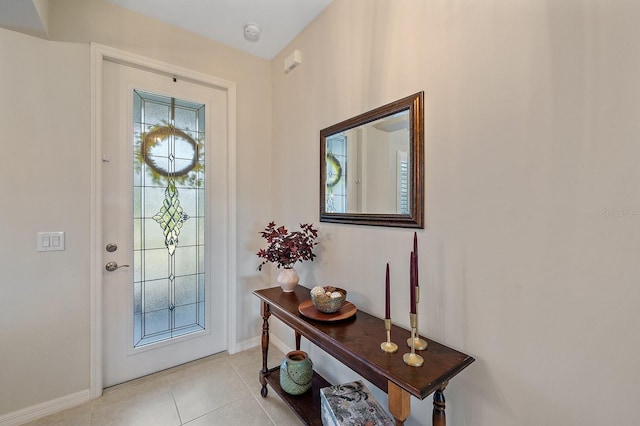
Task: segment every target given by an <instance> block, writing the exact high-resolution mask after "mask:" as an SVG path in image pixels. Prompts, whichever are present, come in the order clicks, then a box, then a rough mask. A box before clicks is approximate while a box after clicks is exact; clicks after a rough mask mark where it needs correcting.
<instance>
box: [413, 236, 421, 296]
mask: <svg viewBox="0 0 640 426" xmlns="http://www.w3.org/2000/svg"><path fill="white" fill-rule="evenodd" d="M413 252H414V253H415V255H416V264H415V265H414V266H413V268H414V269H415V271H416V287H419V286H420V282H419V280H418V233H417V232H414V233H413Z"/></svg>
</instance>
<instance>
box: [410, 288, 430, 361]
mask: <svg viewBox="0 0 640 426" xmlns="http://www.w3.org/2000/svg"><path fill="white" fill-rule="evenodd" d="M418 303H420V287H416V313H415V314H412V315H415V324H414V323H412V324H411V327H412V328H415V330H416V333H415V336H412V337H409V338H408V339H407V346H409V347H411V346H412V345H413V347H414V348H415V349H416V350H417V351H424V350H425V349H427V341H426V340H423V339H421V338H420V333H419V332H418V314H417V312H418V308H417V306H418Z"/></svg>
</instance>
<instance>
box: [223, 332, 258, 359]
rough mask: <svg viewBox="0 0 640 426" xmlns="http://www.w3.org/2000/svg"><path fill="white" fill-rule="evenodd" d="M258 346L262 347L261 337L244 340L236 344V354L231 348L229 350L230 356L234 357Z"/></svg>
mask: <svg viewBox="0 0 640 426" xmlns="http://www.w3.org/2000/svg"><path fill="white" fill-rule="evenodd" d="M256 346H260V336H256V337H252V338H251V339H247V340H243V341H242V342H236V344H235V346H234V348H233V349H235V351H234V352H231V348H229V354H230V355H233V354H236V353H238V352H242V351H246V350H247V349H251V348H255V347H256Z"/></svg>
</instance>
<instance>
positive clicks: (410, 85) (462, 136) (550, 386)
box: [271, 0, 640, 426]
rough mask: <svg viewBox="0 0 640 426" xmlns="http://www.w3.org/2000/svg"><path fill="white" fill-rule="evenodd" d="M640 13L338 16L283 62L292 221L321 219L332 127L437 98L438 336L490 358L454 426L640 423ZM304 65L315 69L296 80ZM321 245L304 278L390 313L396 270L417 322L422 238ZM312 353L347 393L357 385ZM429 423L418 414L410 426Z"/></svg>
mask: <svg viewBox="0 0 640 426" xmlns="http://www.w3.org/2000/svg"><path fill="white" fill-rule="evenodd" d="M638 16H640V3H638V2H632V1H624V0H613V1H612V0H591V1H572V0H566V1H556V0H553V1H539V0H526V1H504V0H483V1H475V2H469V1H466V0H465V1H463V0H447V1H438V0H434V1H415V0H398V1H395V0H394V1H384V0H334V2H333V3H332V4H331V5H330V6H329V7H328V8H327V9H326V10H325V12H324V13H323V14H322V15H321V16H320V17H319V18H318V19H317V20H315V21H314V22H313V23H312V24H311V25H310V26H309V27H307V29H306V30H305V31H304V32H303V33H302V34H301V35H300V36H299V37H298V38H297V39H296V40H295V41H294V42H292V43H291V44H290V46H288V47H287V48H286V49H284V51H283V52H282V53H281V54H280V55H279V56H277V57H276V58H275V59H274V61H273V62H272V91H273V124H272V126H273V150H272V163H273V165H274V167H273V170H272V174H271V175H272V179H273V180H272V183H273V188H274V190H273V191H272V200H273V201H272V204H273V217H274V220H276V221H278V222H282V223H286V224H295V223H298V222H317V221H318V164H319V160H318V153H319V146H318V134H319V130H320V129H322V128H324V127H327V126H329V125H331V124H334V123H337V122H339V121H342V120H345V119H347V118H349V117H352V116H354V115H357V114H359V113H362V112H364V111H367V110H369V109H372V108H374V107H377V106H380V105H383V104H385V103H387V102H390V101H392V100H395V99H398V98H401V97H404V96H407V95H409V94H412V93H415V92H417V91H419V90H424V91H425V95H426V96H425V101H426V108H425V123H426V125H425V130H426V141H425V142H426V157H425V160H426V174H425V177H426V203H425V207H426V227H425V229H424V230H421V231H419V232H418V239H419V243H420V253H421V264H420V273H421V282H422V288H423V290H422V295H423V303H422V304H421V306H420V311H421V312H420V313H421V329H422V330H423V331H424V332H426V334H427V335H429V336H431V337H433V338H434V339H436V340H439V341H441V342H443V343H445V344H448V345H450V346H452V347H454V348H458V349H461V350H463V351H465V352H467V353H469V354H471V355H472V356H474V357H475V358H476V359H477V361H476V362H475V363H474V364H472V365H471V366H470V367H469V368H468V369H467V371H465V372H464V373H463V374H461V375H460V376H459V377H457V378H456V379H454V380H453V381H452V382H451V384H450V385H449V388H448V391H447V392H446V396H447V399H448V406H449V409H448V414H447V415H448V418H449V423H448V424H451V425H454V426H460V425H474V426H477V425H492V426H495V425H504V426H513V425H519V426H520V425H531V426H534V425H536V426H537V425H563V426H564V425H596V424H619V425H631V424H639V423H640V411H638V409H637V407H636V405H637V399H638V395H640V369H638V368H636V367H635V365H636V362H635V357H636V354H637V353H638V352H639V351H640V339H639V338H638V330H637V328H638V324H639V323H640V310H639V309H638V300H640V286H638V276H640V262H638V256H639V255H640V243H639V241H640V238H639V237H640V197H639V196H640V185H639V182H640V167H638V158H640V143H638V140H639V139H640V127H639V125H638V124H637V123H638V122H639V120H638V116H640V96H639V95H640V78H638V76H639V75H640V50H638V49H637V43H636V42H635V41H637V40H638V39H640V25H638V24H639V22H638ZM293 49H300V50H301V51H302V55H303V63H302V65H301V66H299V67H298V68H297V69H296V70H294V71H293V72H291V73H290V74H284V73H283V71H282V68H283V65H282V63H283V59H284V58H285V57H286V56H287V55H288V54H290V53H291V52H292V50H293ZM320 233H321V236H322V242H321V248H320V251H319V257H318V259H317V260H318V261H317V262H313V263H307V264H304V265H302V266H300V267H299V269H300V274H301V277H302V281H303V282H305V283H307V284H308V285H315V284H335V285H340V286H342V287H345V288H347V289H348V290H349V291H350V299H351V300H352V301H353V302H354V303H355V304H356V305H357V306H359V307H360V308H361V309H364V310H366V311H368V312H371V313H373V314H377V315H382V314H383V312H384V311H383V309H384V308H383V304H384V298H383V297H381V295H382V294H383V282H384V281H383V276H384V265H385V263H386V262H390V263H391V280H392V287H393V296H392V297H393V303H392V316H393V317H394V320H395V321H397V322H398V323H401V324H404V325H406V324H407V323H408V315H407V311H408V298H409V296H408V291H407V288H408V285H407V276H408V272H407V271H408V257H409V256H408V255H409V251H410V249H411V241H412V235H413V231H409V230H401V229H384V228H372V227H358V226H347V225H343V226H342V225H332V224H322V225H321V226H320ZM276 335H277V336H279V337H280V338H281V339H283V340H285V341H287V342H288V344H292V339H291V337H290V333H289V332H288V331H285V330H283V329H277V330H276ZM306 348H307V349H308V350H309V351H310V355H311V357H312V359H314V362H315V364H316V367H317V368H318V369H319V370H320V371H321V372H322V373H324V374H326V375H327V376H328V377H329V378H330V379H331V380H332V381H336V382H338V381H345V380H347V379H352V378H354V377H353V376H354V374H353V373H352V372H350V370H347V369H342V368H339V367H338V366H336V365H335V363H334V362H333V361H332V360H330V359H328V358H327V357H325V356H323V355H322V352H321V351H320V350H317V349H314V348H310V347H309V346H308V345H307V346H306ZM381 398H384V396H381ZM430 411H431V406H430V401H425V402H422V403H418V402H417V401H416V400H415V399H414V400H413V412H414V415H413V416H412V418H411V422H410V423H409V424H430V423H429V422H430V420H429V419H430Z"/></svg>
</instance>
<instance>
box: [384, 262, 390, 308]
mask: <svg viewBox="0 0 640 426" xmlns="http://www.w3.org/2000/svg"><path fill="white" fill-rule="evenodd" d="M384 308H385V309H384V317H385V318H386V319H390V318H391V287H390V285H389V263H387V275H386V279H385V306H384Z"/></svg>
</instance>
